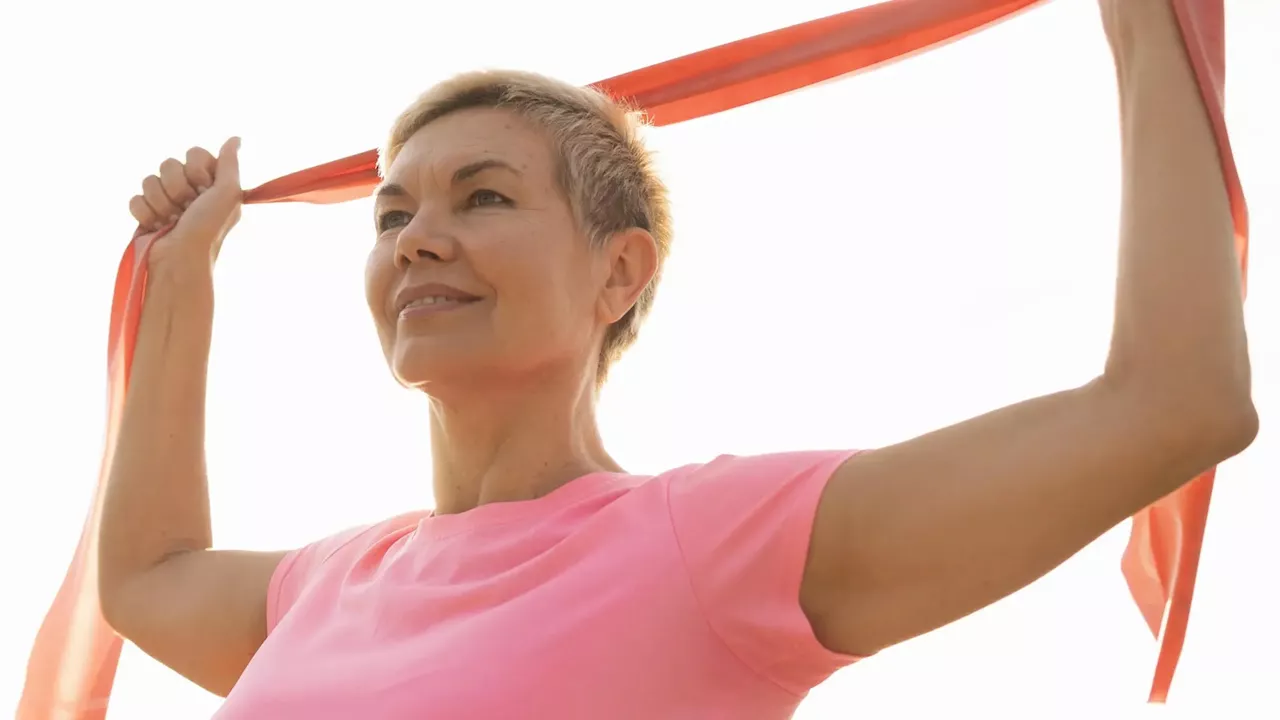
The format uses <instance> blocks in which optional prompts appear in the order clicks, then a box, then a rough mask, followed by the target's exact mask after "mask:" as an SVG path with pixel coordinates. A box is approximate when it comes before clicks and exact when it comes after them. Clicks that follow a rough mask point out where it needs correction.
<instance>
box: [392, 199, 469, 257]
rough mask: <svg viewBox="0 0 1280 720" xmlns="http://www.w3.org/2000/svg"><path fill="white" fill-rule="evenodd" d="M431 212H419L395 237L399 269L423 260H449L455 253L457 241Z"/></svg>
mask: <svg viewBox="0 0 1280 720" xmlns="http://www.w3.org/2000/svg"><path fill="white" fill-rule="evenodd" d="M440 225H441V223H438V222H433V220H432V218H431V213H429V212H427V211H422V212H419V213H418V214H417V215H415V216H414V218H413V220H412V221H410V222H409V224H408V225H406V226H404V229H402V230H401V231H400V235H399V236H398V237H397V238H396V246H395V253H396V257H395V262H396V266H397V267H398V268H400V269H401V270H404V269H406V268H408V267H409V266H410V265H412V264H414V263H416V262H420V261H423V260H434V261H436V262H449V261H451V260H453V258H454V257H455V256H456V255H457V241H456V239H455V238H454V237H453V236H452V235H450V234H449V233H448V232H447V231H446V230H445V229H444V228H443V227H441V226H440Z"/></svg>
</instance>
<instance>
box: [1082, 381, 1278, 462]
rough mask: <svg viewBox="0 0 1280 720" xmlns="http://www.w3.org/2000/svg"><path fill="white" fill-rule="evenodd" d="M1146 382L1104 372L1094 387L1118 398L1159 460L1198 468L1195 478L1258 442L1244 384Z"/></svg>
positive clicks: (1253, 409)
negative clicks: (1156, 449) (1154, 444)
mask: <svg viewBox="0 0 1280 720" xmlns="http://www.w3.org/2000/svg"><path fill="white" fill-rule="evenodd" d="M1147 380H1149V378H1137V377H1134V376H1133V375H1129V376H1128V377H1124V378H1122V377H1118V376H1117V375H1115V374H1111V373H1107V374H1104V375H1103V376H1102V377H1101V378H1099V380H1098V382H1099V384H1101V385H1104V386H1106V387H1108V388H1109V389H1110V391H1111V392H1109V393H1108V394H1109V395H1111V396H1112V397H1113V398H1119V399H1121V404H1122V406H1123V407H1126V408H1128V411H1126V414H1129V415H1130V416H1131V417H1133V421H1134V422H1133V424H1134V425H1135V426H1136V427H1141V428H1143V429H1145V430H1146V431H1148V432H1147V433H1146V434H1147V436H1148V437H1149V438H1150V439H1151V440H1153V441H1156V442H1157V444H1158V445H1159V446H1161V447H1162V448H1163V450H1162V451H1161V454H1162V455H1165V456H1166V457H1167V458H1169V459H1171V460H1172V459H1174V458H1180V459H1181V460H1183V461H1185V463H1186V464H1188V465H1193V466H1196V467H1198V468H1199V469H1198V470H1195V473H1196V474H1198V473H1199V472H1201V471H1202V470H1205V469H1208V468H1210V467H1213V466H1214V465H1216V464H1218V463H1220V462H1222V461H1224V460H1226V459H1228V458H1230V457H1233V456H1235V455H1238V454H1240V453H1241V452H1243V451H1244V450H1245V449H1246V448H1248V447H1249V446H1250V445H1251V444H1253V441H1254V439H1255V438H1257V436H1258V425H1259V421H1258V411H1257V408H1256V407H1255V406H1254V403H1253V397H1252V393H1251V391H1250V388H1249V382H1248V381H1247V380H1245V381H1238V380H1237V379H1234V378H1233V379H1232V380H1231V381H1230V382H1217V383H1215V382H1206V381H1203V380H1201V381H1199V382H1197V381H1192V380H1187V379H1185V378H1184V379H1182V380H1181V381H1178V382H1165V381H1160V382H1151V381H1147ZM1113 407H1114V406H1113ZM1134 411H1136V412H1134ZM1136 427H1135V429H1136ZM1178 464H1179V465H1183V463H1182V462H1179V463H1178Z"/></svg>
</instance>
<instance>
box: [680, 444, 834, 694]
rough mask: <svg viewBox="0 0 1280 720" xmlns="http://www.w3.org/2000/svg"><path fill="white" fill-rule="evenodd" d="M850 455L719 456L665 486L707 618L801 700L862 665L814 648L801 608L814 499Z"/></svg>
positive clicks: (752, 663) (753, 664) (737, 650)
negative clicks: (839, 673)
mask: <svg viewBox="0 0 1280 720" xmlns="http://www.w3.org/2000/svg"><path fill="white" fill-rule="evenodd" d="M854 454H855V452H854V451H817V452H795V453H779V454H772V455H759V456H752V457H734V456H723V457H720V458H717V459H716V460H714V461H712V462H710V463H707V464H706V465H702V466H697V467H695V468H692V469H688V470H687V471H686V472H678V473H676V474H674V475H673V476H672V477H671V479H670V481H669V482H670V484H669V487H668V493H669V495H668V498H669V503H670V510H671V517H672V523H673V525H674V527H675V533H676V538H677V540H678V542H679V544H680V549H681V552H682V554H683V556H684V560H685V565H686V567H687V569H688V573H689V578H690V582H691V583H692V585H693V591H694V594H695V595H696V596H697V599H698V603H699V605H700V606H701V608H702V611H703V613H704V614H705V615H706V617H707V621H708V622H709V623H710V625H711V627H712V629H713V630H714V631H715V632H716V633H717V634H718V635H719V636H720V638H721V639H722V640H723V641H724V642H725V644H726V645H727V646H728V647H729V649H730V651H732V652H733V653H734V654H735V655H737V657H738V658H739V659H740V660H741V661H742V662H744V663H745V664H746V665H748V666H749V667H750V668H752V669H753V670H754V671H756V672H757V673H759V674H761V675H763V676H765V677H767V678H769V679H770V680H772V681H774V682H776V683H778V684H779V685H781V686H782V687H784V688H786V689H788V690H790V691H791V692H793V693H796V694H800V695H803V694H804V693H806V692H808V691H809V689H811V688H812V687H814V686H815V685H817V684H818V683H820V682H822V681H823V680H825V679H826V678H827V677H828V676H830V675H831V673H833V672H835V671H836V670H837V669H839V668H840V667H843V666H845V665H848V664H850V663H852V662H854V661H855V660H857V659H858V658H855V657H851V656H848V655H842V654H839V653H835V652H832V651H830V650H828V649H827V648H826V647H824V646H823V645H822V644H821V643H820V642H818V639H817V637H816V636H815V635H814V633H813V627H812V626H811V625H810V623H809V619H808V617H807V616H805V614H804V611H803V610H802V609H801V608H800V583H801V580H802V578H803V575H804V566H805V559H806V557H807V555H808V552H809V539H810V536H811V534H812V531H813V520H814V515H815V513H816V512H817V508H818V499H819V498H820V496H821V494H822V490H823V488H825V487H826V484H827V480H828V479H829V478H830V477H831V474H832V473H833V472H834V471H835V469H836V468H837V467H839V466H840V465H841V464H842V463H843V462H844V461H845V460H847V459H848V458H849V457H851V456H853V455H854Z"/></svg>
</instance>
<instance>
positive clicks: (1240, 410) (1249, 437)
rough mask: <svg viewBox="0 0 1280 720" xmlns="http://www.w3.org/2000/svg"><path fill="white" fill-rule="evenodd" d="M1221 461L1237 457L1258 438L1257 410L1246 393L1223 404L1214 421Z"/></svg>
mask: <svg viewBox="0 0 1280 720" xmlns="http://www.w3.org/2000/svg"><path fill="white" fill-rule="evenodd" d="M1214 423H1215V426H1214V434H1215V436H1216V439H1217V442H1218V443H1219V453H1220V454H1221V455H1222V458H1221V460H1226V459H1227V458H1229V457H1233V456H1235V455H1239V454H1240V453H1242V452H1244V451H1245V449H1246V448H1248V447H1249V446H1250V445H1252V444H1253V441H1254V440H1255V439H1256V438H1257V437H1258V409H1257V407H1255V406H1254V404H1253V398H1252V397H1250V396H1249V394H1248V393H1244V394H1243V397H1241V398H1239V399H1236V400H1232V401H1231V402H1229V403H1225V404H1224V407H1222V408H1220V409H1219V410H1218V414H1217V415H1216V416H1215V419H1214Z"/></svg>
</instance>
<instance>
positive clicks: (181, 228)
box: [129, 137, 244, 268]
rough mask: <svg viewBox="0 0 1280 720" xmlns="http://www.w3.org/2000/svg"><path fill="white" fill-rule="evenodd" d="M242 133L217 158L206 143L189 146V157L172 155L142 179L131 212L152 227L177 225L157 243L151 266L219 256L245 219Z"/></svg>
mask: <svg viewBox="0 0 1280 720" xmlns="http://www.w3.org/2000/svg"><path fill="white" fill-rule="evenodd" d="M239 151H240V138H234V137H233V138H231V139H230V140H228V141H227V142H225V143H224V144H223V145H222V149H221V150H220V151H219V152H218V156H217V157H216V158H215V157H214V156H213V155H212V154H211V153H210V152H209V151H208V150H205V149H204V148H199V147H195V148H191V149H190V150H188V151H187V158H186V162H180V161H178V160H175V159H174V158H169V159H168V160H165V161H164V162H163V163H161V164H160V171H159V173H157V174H156V175H150V176H148V177H147V178H146V179H145V180H143V181H142V194H141V195H135V196H134V197H133V199H132V200H130V201H129V212H131V213H132V214H133V217H134V218H136V219H137V221H138V223H139V224H140V225H141V226H142V227H143V228H144V229H146V230H149V231H156V230H160V229H162V228H165V227H171V229H170V230H169V232H168V234H166V235H165V236H164V237H161V238H160V239H158V240H157V241H156V242H155V244H154V245H152V247H151V255H150V265H151V267H153V268H155V267H157V266H159V265H170V264H190V263H195V264H196V265H197V266H199V265H202V264H207V266H208V267H212V265H213V262H214V261H215V260H217V257H218V251H219V249H221V247H222V240H223V238H225V237H226V236H227V233H228V232H229V231H230V230H231V228H232V227H234V226H235V224H236V222H237V221H239V219H240V207H241V204H242V203H243V195H244V193H243V191H242V190H241V189H240V162H239V157H238V153H239Z"/></svg>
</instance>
